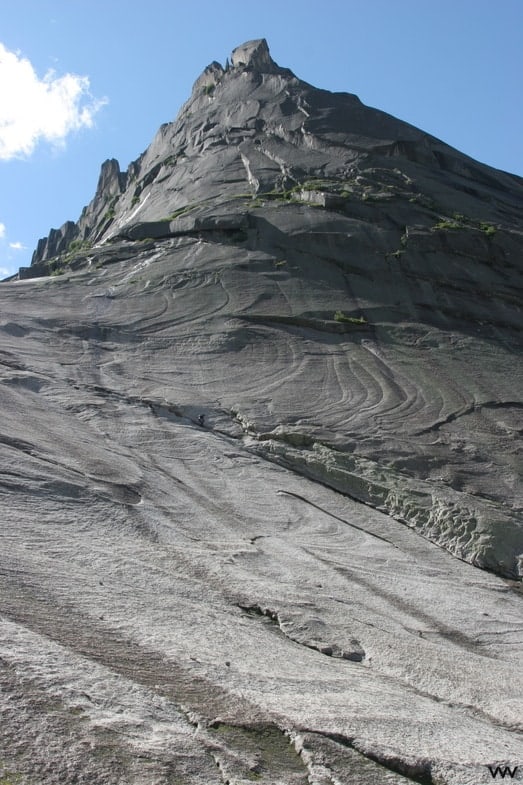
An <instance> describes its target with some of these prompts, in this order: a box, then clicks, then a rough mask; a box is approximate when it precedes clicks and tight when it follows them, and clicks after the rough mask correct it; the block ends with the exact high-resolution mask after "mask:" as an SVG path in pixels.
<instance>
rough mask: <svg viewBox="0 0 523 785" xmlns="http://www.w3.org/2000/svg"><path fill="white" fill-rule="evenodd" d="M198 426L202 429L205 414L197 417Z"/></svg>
mask: <svg viewBox="0 0 523 785" xmlns="http://www.w3.org/2000/svg"><path fill="white" fill-rule="evenodd" d="M198 425H201V426H202V428H203V426H204V425H205V414H199V415H198Z"/></svg>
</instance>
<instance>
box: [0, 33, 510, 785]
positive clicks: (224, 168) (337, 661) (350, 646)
mask: <svg viewBox="0 0 523 785" xmlns="http://www.w3.org/2000/svg"><path fill="white" fill-rule="evenodd" d="M522 203H523V188H522V182H521V180H520V179H519V178H517V177H515V176H513V175H510V174H507V173H504V172H498V171H496V170H493V169H491V168H489V167H486V166H483V165H482V164H480V163H478V162H476V161H473V160H472V159H470V158H467V157H466V156H465V155H463V154H461V153H459V152H458V151H456V150H453V149H452V148H450V147H448V146H447V145H445V144H444V143H443V142H440V141H439V140H437V139H434V138H432V137H430V136H428V135H427V134H425V133H423V132H422V131H419V130H418V129H415V128H413V127H412V126H409V125H407V124H405V123H403V122H401V121H399V120H396V119H394V118H392V117H390V116H389V115H386V114H384V113H382V112H379V111H378V110H375V109H370V108H368V107H365V106H363V105H362V104H361V103H360V101H359V100H358V99H357V98H356V97H355V96H351V95H347V94H331V93H328V92H326V91H322V90H318V89H316V88H314V87H311V86H310V85H308V84H306V83H304V82H302V81H300V80H299V79H298V78H297V77H295V76H294V75H293V74H292V72H290V71H288V70H287V69H285V68H281V67H280V66H278V65H277V64H276V63H274V61H273V60H272V59H271V57H270V54H269V51H268V47H267V45H266V42H264V41H263V40H259V41H253V42H249V43H247V44H244V45H243V46H241V47H238V48H237V49H236V50H235V51H234V53H233V56H232V65H231V66H230V67H226V68H224V67H222V66H220V64H219V63H211V65H210V66H208V67H207V68H206V69H205V71H204V72H203V74H202V75H201V77H199V79H198V80H197V81H196V83H195V84H194V87H193V92H192V95H191V97H190V98H189V100H188V102H187V103H186V104H185V106H184V107H183V108H182V110H181V112H180V115H179V116H178V118H177V119H176V120H175V121H174V122H173V123H169V124H166V125H165V126H162V128H161V129H160V130H159V132H158V134H157V136H156V138H155V139H154V140H153V143H152V144H151V146H150V147H149V148H148V150H147V151H146V152H145V153H144V154H143V155H142V156H141V157H140V158H139V159H138V160H137V161H136V162H134V163H133V164H131V166H130V167H129V169H128V171H127V172H125V173H122V172H121V171H120V168H119V165H118V163H117V162H116V161H114V160H110V161H106V162H105V163H104V164H103V166H102V171H101V175H100V179H99V183H98V187H97V191H96V194H95V196H94V198H93V201H92V202H91V203H90V205H88V206H87V207H86V208H85V209H84V211H83V213H82V215H81V217H80V219H79V220H78V222H76V223H72V222H69V223H68V224H65V225H64V227H62V229H61V230H56V231H55V230H53V232H52V233H51V234H50V236H49V238H47V239H44V240H42V241H40V243H39V245H38V248H37V250H36V252H35V256H34V263H33V264H32V266H31V268H28V269H26V270H25V271H23V272H22V273H21V275H20V276H19V280H16V281H10V282H9V283H6V284H4V285H3V286H2V287H0V303H1V304H0V393H1V400H2V424H1V426H0V482H1V484H0V494H1V495H0V499H1V504H2V529H1V532H2V548H1V549H0V598H1V600H0V684H1V687H2V689H1V690H0V704H1V711H2V715H1V716H2V723H1V724H0V782H4V781H5V782H6V783H7V782H17V783H20V784H21V785H34V783H38V785H54V783H74V782H78V783H83V782H85V783H89V785H107V784H109V785H111V784H112V783H115V785H116V783H125V784H126V785H127V783H132V784H133V785H134V784H136V785H153V784H154V785H178V784H181V783H183V784H184V785H185V784H186V783H187V784H188V785H200V784H201V785H204V783H205V785H209V784H211V785H212V783H225V782H229V783H231V785H244V783H247V782H253V781H257V782H261V783H266V785H298V784H300V785H301V783H303V785H305V783H309V784H310V785H340V784H341V785H349V783H351V784H352V783H357V784H358V785H371V783H372V785H374V784H375V783H381V782H384V783H389V782H390V783H395V784H396V785H400V783H407V782H421V783H433V784H434V785H435V784H436V783H438V785H442V784H448V785H477V783H480V782H488V781H490V780H491V779H492V778H491V775H490V774H489V772H488V769H487V766H488V765H489V764H494V765H497V764H498V763H499V764H500V765H502V766H505V765H509V766H511V767H514V766H516V765H517V766H519V767H520V768H519V770H518V772H517V774H516V777H515V778H514V780H515V781H521V779H522V775H523V743H522V736H521V732H522V730H523V729H522V726H521V716H522V706H521V695H522V694H523V689H522V688H523V684H522V682H523V666H522V646H521V641H522V637H521V636H522V634H523V633H522V630H523V623H522V613H521V611H522V595H521V583H520V580H519V579H520V577H521V554H522V553H523V535H522V520H521V515H522V509H523V504H522V490H521V434H522V432H523V421H522V412H523V399H522V395H521V391H522V389H523V384H522V378H521V377H522V374H521V331H522V315H521V303H522V302H523V297H522V289H523V286H522V262H521V259H522V256H521V247H522V243H521V239H522V227H521V207H522ZM48 273H52V275H49V274H48ZM30 276H32V277H30ZM202 414H203V415H204V416H205V424H204V426H203V427H202V426H201V425H199V417H200V415H202ZM420 535H422V536H420ZM479 567H483V568H486V570H487V571H486V570H485V569H478V568H479ZM518 778H519V780H518Z"/></svg>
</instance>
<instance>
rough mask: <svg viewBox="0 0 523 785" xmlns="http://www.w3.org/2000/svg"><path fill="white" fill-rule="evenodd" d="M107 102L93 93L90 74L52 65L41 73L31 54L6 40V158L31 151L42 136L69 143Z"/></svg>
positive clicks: (2, 88)
mask: <svg viewBox="0 0 523 785" xmlns="http://www.w3.org/2000/svg"><path fill="white" fill-rule="evenodd" d="M106 103H107V100H106V99H102V100H96V99H94V98H93V97H92V96H91V94H90V92H89V78H88V77H87V76H77V75H76V74H65V76H57V75H56V73H55V72H54V71H48V72H47V73H46V74H45V75H44V77H43V79H39V78H38V75H37V74H36V72H35V70H34V68H33V66H32V64H31V62H30V61H29V60H28V59H27V58H24V57H22V56H21V55H20V54H19V53H16V52H10V51H9V50H8V49H6V48H5V46H4V45H3V44H1V43H0V160H4V161H7V160H9V159H10V158H17V157H25V156H28V155H30V154H31V153H32V152H33V150H34V149H35V147H36V145H37V143H38V142H39V141H40V140H44V141H47V142H51V143H52V144H55V145H61V144H63V143H64V141H65V139H66V137H67V135H68V134H70V133H71V131H76V130H78V129H80V128H91V126H92V125H93V118H94V115H95V114H96V112H97V111H98V110H99V109H100V108H101V107H102V106H103V105H104V104H106Z"/></svg>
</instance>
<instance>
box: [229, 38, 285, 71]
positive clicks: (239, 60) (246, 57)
mask: <svg viewBox="0 0 523 785" xmlns="http://www.w3.org/2000/svg"><path fill="white" fill-rule="evenodd" d="M231 63H232V66H233V67H234V68H241V67H244V68H251V69H252V70H254V71H261V72H262V73H279V72H280V71H281V69H280V67H279V66H278V65H277V64H276V63H275V62H274V60H273V59H272V57H271V55H270V52H269V46H268V44H267V41H266V40H265V38H256V39H254V40H253V41H246V42H245V43H244V44H241V45H240V46H237V47H236V49H234V50H233V53H232V55H231Z"/></svg>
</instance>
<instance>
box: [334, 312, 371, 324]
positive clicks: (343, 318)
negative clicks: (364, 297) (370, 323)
mask: <svg viewBox="0 0 523 785" xmlns="http://www.w3.org/2000/svg"><path fill="white" fill-rule="evenodd" d="M334 320H335V321H336V322H343V323H344V324H367V320H366V319H365V318H364V317H363V316H347V315H346V314H344V313H343V311H336V313H335V314H334Z"/></svg>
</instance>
